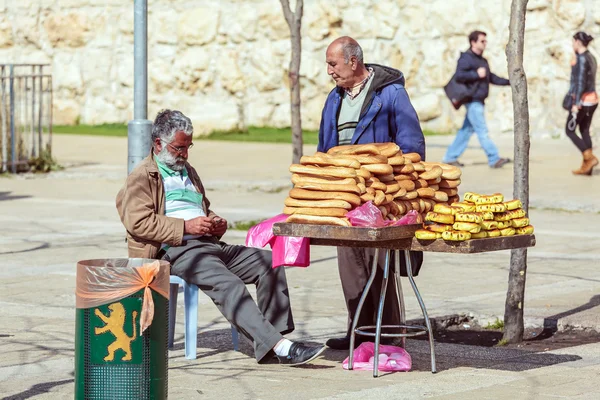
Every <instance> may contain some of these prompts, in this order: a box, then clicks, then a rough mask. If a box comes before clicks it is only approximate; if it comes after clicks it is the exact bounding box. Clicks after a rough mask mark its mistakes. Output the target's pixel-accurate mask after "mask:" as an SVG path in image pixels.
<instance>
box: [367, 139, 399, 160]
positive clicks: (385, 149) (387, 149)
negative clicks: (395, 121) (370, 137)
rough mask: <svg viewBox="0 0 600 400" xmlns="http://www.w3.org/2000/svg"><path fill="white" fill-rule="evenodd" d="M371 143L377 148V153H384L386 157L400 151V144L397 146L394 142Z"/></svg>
mask: <svg viewBox="0 0 600 400" xmlns="http://www.w3.org/2000/svg"><path fill="white" fill-rule="evenodd" d="M373 145H375V147H377V150H379V153H381V155H384V156H386V157H393V156H395V155H396V154H398V152H400V146H398V145H397V144H396V143H394V142H387V143H373Z"/></svg>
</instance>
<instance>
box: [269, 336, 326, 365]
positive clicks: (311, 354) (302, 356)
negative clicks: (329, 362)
mask: <svg viewBox="0 0 600 400" xmlns="http://www.w3.org/2000/svg"><path fill="white" fill-rule="evenodd" d="M323 351H325V346H323V345H321V346H309V345H306V344H304V343H299V342H294V343H292V347H290V352H289V353H288V355H287V356H277V358H278V359H279V363H280V364H285V365H290V366H295V365H302V364H306V363H309V362H311V361H312V360H314V359H315V358H317V357H318V356H319V355H321V353H322V352H323Z"/></svg>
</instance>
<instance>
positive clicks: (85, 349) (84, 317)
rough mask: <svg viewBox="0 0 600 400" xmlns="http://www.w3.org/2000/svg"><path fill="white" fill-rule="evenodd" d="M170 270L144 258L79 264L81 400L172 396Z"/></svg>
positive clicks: (78, 376) (77, 351) (77, 358)
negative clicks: (169, 316)
mask: <svg viewBox="0 0 600 400" xmlns="http://www.w3.org/2000/svg"><path fill="white" fill-rule="evenodd" d="M169 271H170V264H169V263H168V262H166V261H157V260H150V259H140V258H129V259H127V258H120V259H97V260H84V261H80V262H78V263H77V285H76V289H75V291H76V307H77V310H76V322H75V330H76V332H75V399H86V400H94V399H98V400H106V399H111V400H120V399H123V400H125V399H127V400H130V399H136V400H138V399H139V400H142V399H157V400H161V399H166V398H167V397H168V394H167V390H168V379H167V369H168V349H167V339H168V321H169V318H168V310H169V274H170V273H169ZM144 327H145V329H144V331H143V332H142V329H143V328H144Z"/></svg>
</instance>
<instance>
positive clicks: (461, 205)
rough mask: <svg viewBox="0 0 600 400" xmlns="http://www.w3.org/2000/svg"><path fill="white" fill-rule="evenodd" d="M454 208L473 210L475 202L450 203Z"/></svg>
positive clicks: (466, 210)
mask: <svg viewBox="0 0 600 400" xmlns="http://www.w3.org/2000/svg"><path fill="white" fill-rule="evenodd" d="M450 205H451V206H452V207H454V208H460V209H461V210H463V211H464V212H475V204H472V203H466V202H458V203H452V204H450Z"/></svg>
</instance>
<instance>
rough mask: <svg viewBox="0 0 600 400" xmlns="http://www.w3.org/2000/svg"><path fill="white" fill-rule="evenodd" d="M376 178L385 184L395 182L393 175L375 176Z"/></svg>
mask: <svg viewBox="0 0 600 400" xmlns="http://www.w3.org/2000/svg"><path fill="white" fill-rule="evenodd" d="M376 177H377V178H378V179H379V180H380V181H381V182H387V183H388V184H389V183H395V182H394V181H395V180H396V179H395V178H396V176H395V175H394V174H387V175H376Z"/></svg>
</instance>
